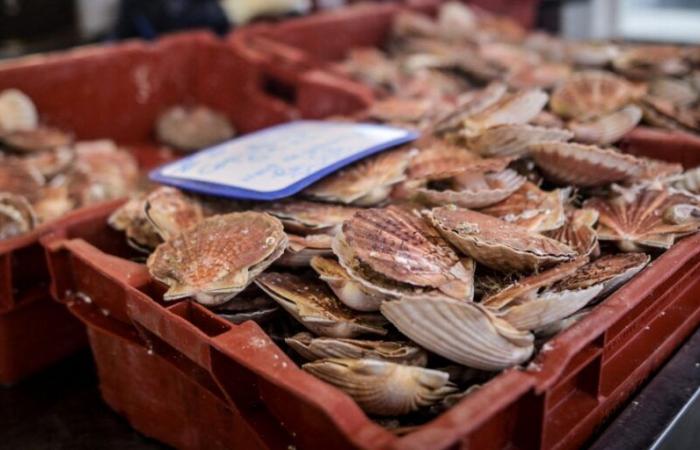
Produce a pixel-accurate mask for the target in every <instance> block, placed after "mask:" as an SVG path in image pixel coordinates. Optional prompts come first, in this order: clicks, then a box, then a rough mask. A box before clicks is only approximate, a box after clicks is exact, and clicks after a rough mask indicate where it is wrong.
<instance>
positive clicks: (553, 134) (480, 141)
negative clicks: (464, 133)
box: [466, 124, 574, 157]
mask: <svg viewBox="0 0 700 450" xmlns="http://www.w3.org/2000/svg"><path fill="white" fill-rule="evenodd" d="M573 136H574V135H573V133H572V132H570V131H568V130H565V129H560V128H545V127H537V126H533V125H527V124H518V125H500V126H496V127H492V128H489V129H487V130H484V131H483V132H482V133H480V134H479V135H477V136H474V137H472V138H468V139H467V140H466V146H467V147H468V148H469V149H470V150H471V151H473V152H476V153H478V154H480V155H481V156H486V157H491V156H517V157H520V156H525V155H527V151H528V146H529V145H530V144H534V143H537V142H542V141H562V142H563V141H568V140H569V139H571V138H572V137H573Z"/></svg>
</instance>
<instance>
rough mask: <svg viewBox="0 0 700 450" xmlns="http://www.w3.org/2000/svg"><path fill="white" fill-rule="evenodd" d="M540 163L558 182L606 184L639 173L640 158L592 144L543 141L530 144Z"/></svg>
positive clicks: (536, 160) (550, 176)
mask: <svg viewBox="0 0 700 450" xmlns="http://www.w3.org/2000/svg"><path fill="white" fill-rule="evenodd" d="M530 153H531V154H532V157H533V158H534V159H535V163H537V166H538V167H539V168H540V169H541V170H542V171H543V172H544V173H545V175H546V176H547V177H548V178H549V179H551V180H552V181H554V182H556V183H562V184H574V185H577V186H584V187H592V186H603V185H606V184H609V183H613V182H615V181H622V180H626V179H630V178H634V177H636V176H637V175H638V174H639V173H640V172H641V170H642V164H641V162H640V161H639V160H638V159H637V158H635V157H634V156H631V155H626V154H623V153H620V152H618V151H615V150H612V149H604V148H600V147H596V146H593V145H583V144H573V143H565V142H542V143H539V144H533V145H531V146H530Z"/></svg>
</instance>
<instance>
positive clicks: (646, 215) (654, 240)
mask: <svg viewBox="0 0 700 450" xmlns="http://www.w3.org/2000/svg"><path fill="white" fill-rule="evenodd" d="M683 204H688V205H697V204H698V200H697V198H695V197H692V196H690V195H686V194H683V193H680V192H672V191H670V190H669V189H666V188H663V187H661V186H658V185H656V184H654V185H648V186H635V187H632V188H630V189H626V190H623V191H622V193H621V194H620V195H617V196H615V197H613V198H611V199H603V198H598V197H594V198H591V199H590V200H588V201H586V202H585V203H584V207H586V208H593V209H595V210H597V211H598V213H599V214H600V217H599V219H598V226H597V228H596V231H597V232H598V239H600V240H601V241H613V242H615V243H616V244H617V246H618V248H620V250H622V251H624V252H636V251H639V250H640V249H644V248H645V247H653V248H663V249H667V248H670V247H671V246H672V245H673V243H674V241H675V240H676V238H678V237H681V236H685V235H687V234H690V233H694V232H696V231H698V229H699V228H700V220H692V221H689V222H686V223H681V224H677V223H668V222H667V221H666V220H664V213H665V212H666V210H668V209H669V208H672V207H674V206H676V205H683Z"/></svg>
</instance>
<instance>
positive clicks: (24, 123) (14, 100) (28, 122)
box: [0, 89, 39, 135]
mask: <svg viewBox="0 0 700 450" xmlns="http://www.w3.org/2000/svg"><path fill="white" fill-rule="evenodd" d="M38 126H39V114H38V113H37V110H36V106H34V102H32V99H31V98H29V96H27V95H26V94H25V93H24V92H22V91H20V90H18V89H5V90H4V91H2V92H0V135H2V134H4V133H11V132H14V131H26V130H33V129H35V128H37V127H38Z"/></svg>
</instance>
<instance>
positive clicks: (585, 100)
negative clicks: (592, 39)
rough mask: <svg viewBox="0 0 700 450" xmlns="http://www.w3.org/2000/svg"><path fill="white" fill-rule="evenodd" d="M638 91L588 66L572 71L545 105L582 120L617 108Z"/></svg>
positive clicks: (559, 113) (559, 112)
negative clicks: (578, 70)
mask: <svg viewBox="0 0 700 450" xmlns="http://www.w3.org/2000/svg"><path fill="white" fill-rule="evenodd" d="M638 94H639V92H638V89H636V88H635V86H634V85H632V84H631V83H630V82H628V81H626V80H625V79H624V78H621V77H618V76H616V75H614V74H612V73H609V72H603V71H596V70H589V71H583V72H577V73H575V74H573V75H572V76H571V77H569V79H568V80H566V82H564V83H563V84H562V85H560V86H559V87H557V88H556V89H555V90H554V92H553V93H552V97H551V99H550V101H549V106H550V108H551V110H552V111H553V112H554V113H555V114H558V115H559V116H561V117H564V118H567V119H575V120H579V121H586V120H590V119H594V118H596V117H599V116H601V115H604V114H608V113H611V112H613V111H617V110H619V109H620V108H622V107H624V106H626V105H627V104H629V103H630V102H632V101H633V100H634V99H635V98H636V97H637V96H638Z"/></svg>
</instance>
